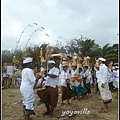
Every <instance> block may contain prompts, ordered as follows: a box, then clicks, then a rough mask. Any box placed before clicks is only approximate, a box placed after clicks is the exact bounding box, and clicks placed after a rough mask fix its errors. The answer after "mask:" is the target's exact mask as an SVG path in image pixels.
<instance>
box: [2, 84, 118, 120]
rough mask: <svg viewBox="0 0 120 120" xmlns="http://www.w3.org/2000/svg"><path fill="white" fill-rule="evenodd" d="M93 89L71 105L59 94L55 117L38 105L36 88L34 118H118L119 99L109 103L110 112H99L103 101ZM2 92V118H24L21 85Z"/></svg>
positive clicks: (86, 119)
mask: <svg viewBox="0 0 120 120" xmlns="http://www.w3.org/2000/svg"><path fill="white" fill-rule="evenodd" d="M91 89H92V94H91V96H87V97H86V98H84V99H81V100H80V101H78V100H74V101H72V100H70V103H71V104H69V105H68V104H67V101H65V103H66V104H65V105H61V94H59V100H58V104H57V107H56V108H55V110H54V117H53V118H50V117H49V116H43V115H42V114H43V113H44V112H45V111H46V109H45V106H44V104H42V105H40V106H36V103H37V101H38V100H39V98H38V96H37V95H36V90H35V108H34V111H35V113H36V115H35V116H34V115H31V118H32V120H65V119H69V120H118V99H117V98H113V102H112V103H110V104H109V112H108V113H98V110H99V109H100V108H101V107H103V102H102V101H101V100H98V97H99V95H98V94H94V88H93V87H92V88H91ZM1 93H2V96H1V97H2V120H24V117H23V111H22V109H23V105H22V102H21V94H20V91H19V87H18V86H16V87H14V88H9V89H3V90H2V92H1ZM85 109H86V111H87V112H85V111H84V113H83V110H85ZM70 111H71V112H74V114H72V115H71V112H70ZM81 111H82V112H81ZM63 112H64V113H65V112H66V114H65V115H64V116H62V114H63ZM68 113H69V114H68ZM86 113H88V114H86Z"/></svg>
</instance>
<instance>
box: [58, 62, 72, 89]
mask: <svg viewBox="0 0 120 120" xmlns="http://www.w3.org/2000/svg"><path fill="white" fill-rule="evenodd" d="M59 68H60V73H61V74H60V79H61V86H65V87H67V83H66V79H69V78H70V77H71V75H70V73H69V71H70V68H69V66H68V69H67V71H66V72H65V71H64V70H63V68H62V64H60V65H59Z"/></svg>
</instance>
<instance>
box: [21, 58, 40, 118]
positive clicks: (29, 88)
mask: <svg viewBox="0 0 120 120" xmlns="http://www.w3.org/2000/svg"><path fill="white" fill-rule="evenodd" d="M32 62H33V58H31V57H27V58H26V59H25V60H23V66H24V69H23V70H22V82H21V86H20V92H21V94H22V99H23V104H24V111H23V112H24V118H25V120H30V115H35V112H34V90H33V87H34V84H35V81H36V78H35V76H34V72H33V70H32V69H31V68H32V66H33V64H32ZM37 79H39V77H38V78H37Z"/></svg>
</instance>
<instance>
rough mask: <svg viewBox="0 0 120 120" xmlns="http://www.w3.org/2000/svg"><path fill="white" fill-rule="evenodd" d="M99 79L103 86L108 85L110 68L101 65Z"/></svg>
mask: <svg viewBox="0 0 120 120" xmlns="http://www.w3.org/2000/svg"><path fill="white" fill-rule="evenodd" d="M98 73H99V77H98V80H97V81H98V83H99V82H102V83H103V84H105V83H108V68H107V66H106V65H105V64H101V65H100V66H99V71H98Z"/></svg>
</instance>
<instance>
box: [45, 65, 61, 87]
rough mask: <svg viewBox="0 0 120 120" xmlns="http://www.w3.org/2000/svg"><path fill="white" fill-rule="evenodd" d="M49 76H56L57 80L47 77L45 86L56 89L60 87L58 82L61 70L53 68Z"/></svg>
mask: <svg viewBox="0 0 120 120" xmlns="http://www.w3.org/2000/svg"><path fill="white" fill-rule="evenodd" d="M48 74H54V75H56V76H57V77H56V78H51V77H49V76H47V77H46V82H45V86H50V87H53V88H56V86H58V81H59V69H58V68H55V67H53V68H51V69H50V71H49V73H48Z"/></svg>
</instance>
